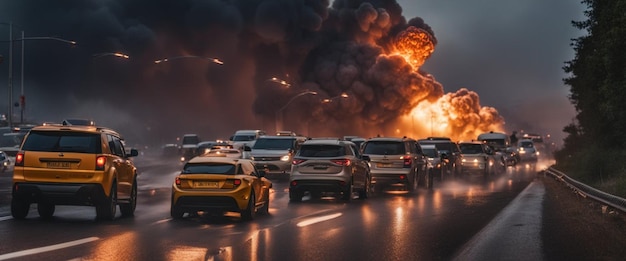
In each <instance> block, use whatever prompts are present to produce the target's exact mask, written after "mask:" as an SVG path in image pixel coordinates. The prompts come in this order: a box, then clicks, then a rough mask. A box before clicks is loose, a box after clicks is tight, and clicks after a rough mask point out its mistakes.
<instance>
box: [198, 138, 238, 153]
mask: <svg viewBox="0 0 626 261" xmlns="http://www.w3.org/2000/svg"><path fill="white" fill-rule="evenodd" d="M232 148H233V145H231V144H230V143H228V142H226V141H222V140H211V141H203V142H200V143H198V148H197V150H198V155H202V154H206V153H208V152H210V151H211V150H213V149H232Z"/></svg>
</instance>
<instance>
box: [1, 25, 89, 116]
mask: <svg viewBox="0 0 626 261" xmlns="http://www.w3.org/2000/svg"><path fill="white" fill-rule="evenodd" d="M11 35H12V34H11ZM25 40H55V41H60V42H64V43H69V44H72V45H75V44H76V42H75V41H70V40H65V39H61V38H57V37H50V36H37V37H24V31H22V38H21V39H16V41H22V64H21V67H22V72H21V87H20V124H22V123H24V111H25V109H26V96H25V95H24V50H25V48H24V41H25ZM9 46H13V38H11V40H10V44H9ZM12 56H13V50H12V49H10V53H9V57H12ZM9 60H10V62H9V71H10V73H9V74H11V75H12V74H13V72H12V69H11V67H12V66H11V63H12V59H9ZM9 81H10V82H11V84H10V86H9V91H10V95H9V108H10V109H9V110H10V114H11V117H10V118H11V120H10V121H9V122H10V123H9V127H12V126H13V122H12V120H13V107H12V106H13V104H12V103H13V83H12V80H9Z"/></svg>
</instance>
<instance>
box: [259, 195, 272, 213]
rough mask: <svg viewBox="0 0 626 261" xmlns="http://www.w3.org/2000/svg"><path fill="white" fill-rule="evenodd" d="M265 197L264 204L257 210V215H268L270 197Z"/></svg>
mask: <svg viewBox="0 0 626 261" xmlns="http://www.w3.org/2000/svg"><path fill="white" fill-rule="evenodd" d="M266 195H267V198H266V199H265V203H263V206H262V207H261V208H260V209H259V213H261V214H263V215H268V214H269V213H270V196H269V194H266Z"/></svg>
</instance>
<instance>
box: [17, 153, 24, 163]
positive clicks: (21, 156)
mask: <svg viewBox="0 0 626 261" xmlns="http://www.w3.org/2000/svg"><path fill="white" fill-rule="evenodd" d="M15 166H24V152H18V153H17V155H15Z"/></svg>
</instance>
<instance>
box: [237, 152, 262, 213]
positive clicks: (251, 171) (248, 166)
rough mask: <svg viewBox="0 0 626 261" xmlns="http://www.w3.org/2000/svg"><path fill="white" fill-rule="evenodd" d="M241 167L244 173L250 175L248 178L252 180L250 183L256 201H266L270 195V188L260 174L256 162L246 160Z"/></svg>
mask: <svg viewBox="0 0 626 261" xmlns="http://www.w3.org/2000/svg"><path fill="white" fill-rule="evenodd" d="M239 169H240V170H242V171H243V174H244V175H246V176H248V177H247V178H248V179H249V180H250V181H251V182H250V184H251V186H252V189H253V190H254V197H255V199H256V202H255V203H257V202H263V201H265V198H266V197H267V196H268V195H267V193H268V188H267V185H266V184H265V182H263V180H262V178H261V177H260V176H259V173H258V171H257V169H256V168H255V167H254V164H253V163H252V162H251V161H245V162H242V164H241V166H240V168H239Z"/></svg>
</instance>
